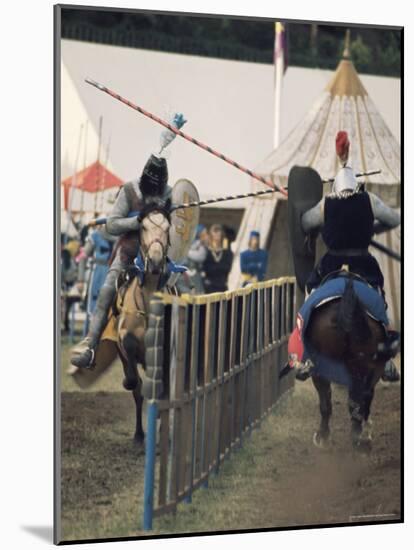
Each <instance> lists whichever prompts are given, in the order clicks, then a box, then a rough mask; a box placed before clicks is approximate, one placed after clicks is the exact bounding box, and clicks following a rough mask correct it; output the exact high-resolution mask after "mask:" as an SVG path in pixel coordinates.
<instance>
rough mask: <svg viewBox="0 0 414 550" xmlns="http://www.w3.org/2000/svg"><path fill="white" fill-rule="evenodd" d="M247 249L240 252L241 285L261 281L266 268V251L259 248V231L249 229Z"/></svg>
mask: <svg viewBox="0 0 414 550" xmlns="http://www.w3.org/2000/svg"><path fill="white" fill-rule="evenodd" d="M248 246H249V247H248V249H247V250H244V251H243V252H242V253H241V254H240V269H241V272H242V276H243V285H242V286H246V285H248V284H250V283H255V282H257V281H263V279H264V278H265V274H266V269H267V256H268V254H267V251H266V250H264V249H263V248H260V233H259V232H258V231H251V232H250V237H249V245H248Z"/></svg>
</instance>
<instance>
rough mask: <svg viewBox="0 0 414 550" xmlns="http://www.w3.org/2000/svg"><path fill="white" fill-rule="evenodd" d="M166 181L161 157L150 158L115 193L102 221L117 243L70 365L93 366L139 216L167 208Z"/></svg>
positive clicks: (135, 241)
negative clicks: (151, 209)
mask: <svg viewBox="0 0 414 550" xmlns="http://www.w3.org/2000/svg"><path fill="white" fill-rule="evenodd" d="M167 182H168V168H167V161H166V160H165V158H163V157H161V156H157V155H151V156H150V158H149V159H148V161H147V163H146V165H145V167H144V170H143V172H142V175H141V177H140V178H138V179H137V180H133V181H131V182H128V183H126V184H125V185H124V186H123V187H122V188H121V190H120V192H119V195H118V197H117V199H116V202H115V204H114V207H113V209H112V212H111V214H110V215H109V217H108V219H107V221H106V230H107V231H108V233H109V234H110V235H113V236H114V237H119V239H118V244H117V246H116V249H115V253H114V259H113V261H112V263H111V265H110V267H109V270H108V273H107V275H106V278H105V282H104V284H103V285H102V288H101V290H100V292H99V296H98V299H97V302H96V308H95V312H94V314H93V316H92V319H91V323H90V328H89V333H88V335H87V337H86V339H85V340H84V342H82V344H85V345H86V349H85V350H84V351H83V352H82V353H81V354H79V355H75V356H73V357H72V358H71V363H72V364H73V365H75V366H76V367H81V368H91V367H92V366H93V365H94V358H95V352H96V349H97V346H98V344H99V340H100V337H101V334H102V332H103V330H104V328H105V326H106V322H107V317H108V313H109V309H110V307H111V304H112V302H113V300H114V298H115V294H116V281H117V279H118V276H119V275H120V273H121V271H123V270H124V269H126V268H127V267H128V266H129V265H131V264H132V262H133V261H134V259H135V257H136V256H137V253H138V249H139V228H140V220H141V213H142V212H143V211H144V209H145V207H146V206H148V205H149V204H151V205H153V204H154V203H155V204H158V205H159V206H160V208H167V207H168V204H169V203H170V202H171V191H172V190H171V187H170V186H169V185H168V183H167ZM134 213H135V214H134ZM131 214H132V216H131Z"/></svg>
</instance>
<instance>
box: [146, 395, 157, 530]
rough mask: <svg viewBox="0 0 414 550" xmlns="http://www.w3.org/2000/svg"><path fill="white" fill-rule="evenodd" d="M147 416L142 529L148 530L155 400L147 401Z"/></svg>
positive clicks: (155, 428)
mask: <svg viewBox="0 0 414 550" xmlns="http://www.w3.org/2000/svg"><path fill="white" fill-rule="evenodd" d="M147 417H148V418H147V437H146V443H145V473H144V531H150V530H151V529H152V518H153V510H154V479H155V457H156V446H157V417H158V405H157V402H156V401H151V402H150V403H148V407H147Z"/></svg>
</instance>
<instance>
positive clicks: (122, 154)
mask: <svg viewBox="0 0 414 550" xmlns="http://www.w3.org/2000/svg"><path fill="white" fill-rule="evenodd" d="M62 61H63V64H64V67H65V68H66V71H67V74H66V75H65V72H64V73H63V74H64V77H63V78H62V177H63V178H64V177H66V176H69V175H71V174H72V171H73V165H74V157H75V154H76V145H77V140H78V132H79V127H80V125H81V123H82V122H84V119H85V116H86V113H87V115H88V116H89V119H90V122H91V124H89V136H90V143H89V146H88V162H92V161H94V160H95V159H96V149H97V129H98V124H99V116H100V115H101V114H102V115H103V117H104V123H103V145H104V146H105V145H106V143H107V140H108V138H109V135H110V136H111V155H110V168H111V169H112V170H113V171H114V172H115V173H116V174H117V175H118V176H119V177H121V178H122V179H125V180H127V179H130V178H133V177H136V176H137V175H138V174H139V173H140V171H141V170H142V167H143V165H144V163H145V161H146V159H147V157H148V156H149V154H150V153H151V152H152V151H154V150H155V149H156V148H157V146H158V140H159V135H160V132H161V131H162V128H161V127H160V126H158V125H157V124H155V123H154V122H152V121H151V120H149V119H147V118H145V117H144V116H142V115H140V114H138V113H136V112H134V111H133V110H131V109H129V108H128V107H126V106H125V105H122V104H121V103H119V102H117V101H116V100H114V99H112V98H111V97H109V96H108V95H106V94H104V93H102V92H99V91H98V90H96V89H95V88H93V87H91V86H89V85H88V84H86V83H85V82H84V78H85V77H87V76H89V77H90V78H92V79H94V80H97V81H99V82H101V83H102V84H105V85H107V86H108V87H109V88H112V89H113V90H115V91H117V92H119V93H120V94H121V95H123V96H125V97H126V98H128V99H130V100H131V101H133V102H135V103H138V104H139V105H141V106H143V107H144V108H145V109H147V110H149V111H151V112H153V113H155V114H157V115H159V116H161V117H165V116H166V114H167V113H168V111H175V110H178V111H182V112H184V114H185V116H186V118H187V119H188V123H187V124H186V125H185V126H184V128H183V130H184V131H185V132H187V133H189V134H190V135H192V136H194V137H195V138H198V139H199V140H201V141H203V142H205V143H206V144H208V145H210V146H211V147H213V148H215V149H218V150H219V151H221V152H223V153H224V154H226V155H228V156H230V157H232V158H233V159H234V160H236V161H237V162H239V163H240V164H242V165H244V166H246V167H247V168H251V169H253V168H254V167H255V166H256V165H257V164H258V163H259V162H260V161H261V160H262V159H263V158H264V157H265V156H267V155H268V154H269V152H270V151H271V149H272V140H273V67H272V66H271V65H264V64H258V63H248V62H241V61H228V60H221V59H214V58H204V57H197V56H187V55H179V54H168V53H164V52H153V51H149V50H138V49H130V48H123V47H117V46H106V45H99V44H90V43H86V42H76V41H70V40H63V41H62ZM331 75H332V71H322V70H317V69H303V68H298V67H289V68H288V70H287V72H286V75H285V79H284V88H283V99H282V119H281V137H282V139H283V137H285V136H286V135H287V134H288V133H289V131H290V130H291V129H293V127H294V126H295V125H296V124H297V123H298V122H299V121H300V119H301V118H302V117H303V116H304V115H305V113H306V112H307V110H308V109H309V108H310V106H311V105H312V103H313V102H314V100H315V99H316V98H317V97H318V95H319V94H320V93H321V91H322V90H323V88H324V87H325V85H326V84H327V82H328V81H329V79H330V77H331ZM361 79H362V81H363V83H364V85H365V87H366V89H367V91H368V93H369V94H370V95H371V97H372V99H373V101H374V102H375V104H376V105H377V107H378V108H379V110H380V112H381V114H382V116H383V117H384V119H385V121H386V122H387V124H388V125H389V127H390V129H391V131H392V132H393V134H394V135H395V137H396V138H397V140H398V141H399V135H400V80H399V79H395V78H385V77H375V76H364V75H363V76H361ZM92 127H93V132H92ZM91 136H92V137H91ZM102 156H103V157H104V154H103V155H102ZM81 159H82V162H83V153H82V155H81ZM82 166H83V165H82ZM82 166H80V167H82ZM169 170H170V175H171V181H175V180H176V179H178V178H180V177H187V178H189V179H191V180H192V181H193V182H194V183H195V184H196V185H197V187H198V189H199V191H200V195H201V196H202V197H204V198H208V197H212V196H216V195H221V194H232V193H237V192H247V191H249V189H250V185H249V183H250V178H249V177H248V176H246V175H244V174H242V173H241V172H239V171H238V170H236V169H234V168H233V167H231V166H229V165H227V164H226V163H224V162H223V161H221V160H219V159H217V158H215V157H214V156H212V155H210V154H209V153H207V152H205V151H203V150H201V149H199V148H197V147H196V146H194V145H192V144H190V143H188V142H186V141H184V140H183V139H182V138H177V139H176V140H175V143H173V145H172V146H171V154H170V159H169ZM223 206H228V207H230V206H234V207H235V206H239V207H244V206H245V202H244V201H234V202H232V203H223Z"/></svg>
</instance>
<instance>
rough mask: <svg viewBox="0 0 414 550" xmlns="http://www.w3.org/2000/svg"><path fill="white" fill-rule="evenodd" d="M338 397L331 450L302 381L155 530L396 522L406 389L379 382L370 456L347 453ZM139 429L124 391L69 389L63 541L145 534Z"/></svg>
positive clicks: (345, 421)
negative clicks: (324, 447)
mask: <svg viewBox="0 0 414 550" xmlns="http://www.w3.org/2000/svg"><path fill="white" fill-rule="evenodd" d="M119 382H120V380H119ZM333 399H334V413H333V418H332V446H331V448H330V449H329V450H328V451H321V450H319V449H316V448H315V447H314V446H313V444H312V434H313V431H314V430H315V428H316V427H317V425H318V422H319V411H318V402H317V397H316V392H315V391H314V389H313V387H312V384H311V382H310V381H307V382H305V383H297V384H296V386H295V389H294V390H293V391H292V392H291V393H290V394H289V395H287V396H285V397H284V398H283V399H282V401H281V403H280V404H278V406H277V407H276V408H275V410H274V412H272V414H271V415H270V416H269V417H268V418H267V419H266V420H265V421H264V422H263V423H262V426H261V428H260V429H259V430H256V431H254V432H253V434H252V436H251V437H250V439H249V440H248V441H247V443H246V444H245V446H244V448H243V449H242V450H240V451H238V452H237V453H235V454H234V455H233V456H232V457H231V459H230V460H227V461H226V462H225V464H224V465H223V467H222V469H221V472H220V474H219V475H218V476H215V477H213V478H212V479H211V481H210V484H209V489H208V490H204V489H200V490H198V491H196V493H195V494H194V497H193V502H192V504H184V503H183V504H181V505H180V506H179V509H178V512H177V514H176V515H169V516H164V517H162V518H159V519H157V520H156V521H155V526H154V531H153V532H152V533H151V534H156V533H183V532H206V531H221V530H231V529H235V530H236V529H237V530H239V529H254V528H266V527H282V526H283V527H285V526H294V525H311V524H318V523H324V524H327V523H338V522H341V523H342V522H345V523H348V522H349V523H353V522H361V521H373V520H378V521H382V520H390V519H391V520H396V519H398V518H399V517H400V384H398V383H397V384H384V383H382V382H380V383H379V385H378V386H377V392H376V397H375V399H374V404H373V408H372V416H371V418H372V420H373V429H374V431H373V437H374V445H373V451H372V452H371V454H370V455H369V456H361V455H360V454H355V453H354V452H353V451H352V450H351V447H350V444H349V418H348V414H347V409H346V392H345V390H344V389H342V388H340V387H337V386H335V387H334V395H333ZM133 429H134V404H133V400H132V397H131V396H130V395H128V394H127V392H125V391H98V392H87V393H82V392H77V391H65V392H63V394H62V538H63V540H74V539H78V540H79V539H88V538H105V537H122V536H133V535H143V534H145V533H143V532H141V531H140V528H141V518H142V496H143V467H144V457H143V455H142V453H139V452H137V449H136V448H135V447H134V445H133V443H132V434H133Z"/></svg>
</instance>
